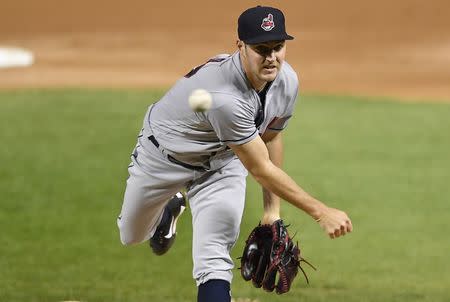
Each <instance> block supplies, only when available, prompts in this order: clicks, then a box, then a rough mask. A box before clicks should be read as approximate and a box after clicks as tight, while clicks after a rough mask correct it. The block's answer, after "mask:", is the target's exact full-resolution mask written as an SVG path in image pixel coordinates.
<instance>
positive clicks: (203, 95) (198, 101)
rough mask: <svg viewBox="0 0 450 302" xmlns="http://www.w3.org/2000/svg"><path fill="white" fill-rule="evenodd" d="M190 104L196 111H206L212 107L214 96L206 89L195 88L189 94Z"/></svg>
mask: <svg viewBox="0 0 450 302" xmlns="http://www.w3.org/2000/svg"><path fill="white" fill-rule="evenodd" d="M188 101H189V106H190V107H191V109H192V110H193V111H195V112H204V111H207V110H209V108H211V104H212V96H211V94H210V93H209V92H208V91H206V90H205V89H195V90H194V91H192V93H191V95H190V96H189V99H188Z"/></svg>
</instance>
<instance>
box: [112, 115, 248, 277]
mask: <svg viewBox="0 0 450 302" xmlns="http://www.w3.org/2000/svg"><path fill="white" fill-rule="evenodd" d="M142 134H143V135H140V137H139V138H138V143H137V145H136V149H135V152H134V155H135V156H132V163H131V164H130V166H129V168H128V172H129V178H128V180H127V186H126V190H125V195H124V201H123V205H122V211H121V214H120V216H119V218H118V220H117V225H118V227H119V230H120V240H121V241H122V243H123V244H124V245H131V244H137V243H141V242H144V241H146V240H149V239H150V237H151V236H153V234H154V232H155V230H156V227H157V226H158V224H159V222H160V220H161V218H162V213H163V210H164V207H165V205H166V204H167V202H168V201H169V200H170V198H171V197H172V196H173V195H175V194H176V193H177V192H179V191H181V190H183V189H186V193H187V197H188V200H189V205H190V208H191V212H192V226H193V242H192V257H193V262H194V267H193V277H194V279H195V280H196V283H197V285H200V284H202V283H205V282H207V281H208V280H212V279H221V280H226V281H228V282H230V283H231V280H232V269H233V267H234V264H233V261H232V259H231V256H230V251H231V248H232V247H233V246H234V244H235V242H236V240H237V238H238V235H239V227H240V224H241V219H242V214H243V210H244V202H245V189H246V176H247V170H246V169H245V168H244V166H243V165H242V163H241V162H240V160H239V159H237V158H235V159H233V160H232V161H231V162H230V163H228V164H227V165H226V166H224V167H222V168H221V169H219V170H215V171H195V170H191V169H188V168H185V167H183V166H180V165H178V164H175V163H173V162H170V161H169V160H168V159H167V156H166V155H165V154H164V153H163V152H161V150H160V149H159V148H157V147H156V146H155V145H153V144H152V143H151V142H149V141H148V138H147V137H148V135H149V134H150V133H149V129H148V125H147V115H146V118H144V126H143V130H142Z"/></svg>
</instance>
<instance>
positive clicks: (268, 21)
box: [261, 14, 275, 31]
mask: <svg viewBox="0 0 450 302" xmlns="http://www.w3.org/2000/svg"><path fill="white" fill-rule="evenodd" d="M274 27H275V22H273V15H272V14H269V15H268V16H267V17H266V18H264V19H263V21H262V23H261V28H262V29H264V30H265V31H271V30H272V29H273V28H274Z"/></svg>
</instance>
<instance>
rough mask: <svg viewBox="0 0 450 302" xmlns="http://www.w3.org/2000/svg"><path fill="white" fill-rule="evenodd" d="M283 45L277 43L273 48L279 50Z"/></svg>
mask: <svg viewBox="0 0 450 302" xmlns="http://www.w3.org/2000/svg"><path fill="white" fill-rule="evenodd" d="M283 46H284V45H283V44H279V45H277V46H275V48H274V49H273V50H275V51H280V50H281V49H282V48H283Z"/></svg>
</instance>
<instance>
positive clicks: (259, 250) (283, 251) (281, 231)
mask: <svg viewBox="0 0 450 302" xmlns="http://www.w3.org/2000/svg"><path fill="white" fill-rule="evenodd" d="M245 243H246V244H245V248H244V253H243V254H242V257H241V275H242V277H243V278H244V280H246V281H250V280H252V283H253V285H254V286H255V287H258V288H260V287H262V288H263V289H264V290H266V291H269V292H272V291H273V290H274V289H275V291H276V293H277V294H283V293H286V292H288V291H289V289H290V288H291V284H292V281H293V280H294V278H295V277H296V276H297V273H298V269H299V268H300V270H301V271H302V273H303V275H304V276H305V278H306V282H307V283H309V280H308V277H307V276H306V274H305V271H304V270H303V268H302V267H301V266H300V262H305V263H307V264H308V265H309V266H311V267H312V268H313V269H315V268H314V266H312V265H311V264H310V263H309V262H307V261H306V260H304V259H303V258H302V257H301V255H300V248H299V247H298V243H297V244H294V243H293V242H292V239H291V238H290V237H289V234H288V231H287V229H286V226H285V225H284V223H283V220H281V219H279V220H276V221H275V222H274V223H273V224H272V225H261V224H259V225H258V226H257V227H256V228H254V229H253V231H252V232H251V233H250V235H249V237H248V239H247V241H246V242H245ZM277 275H278V280H277Z"/></svg>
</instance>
